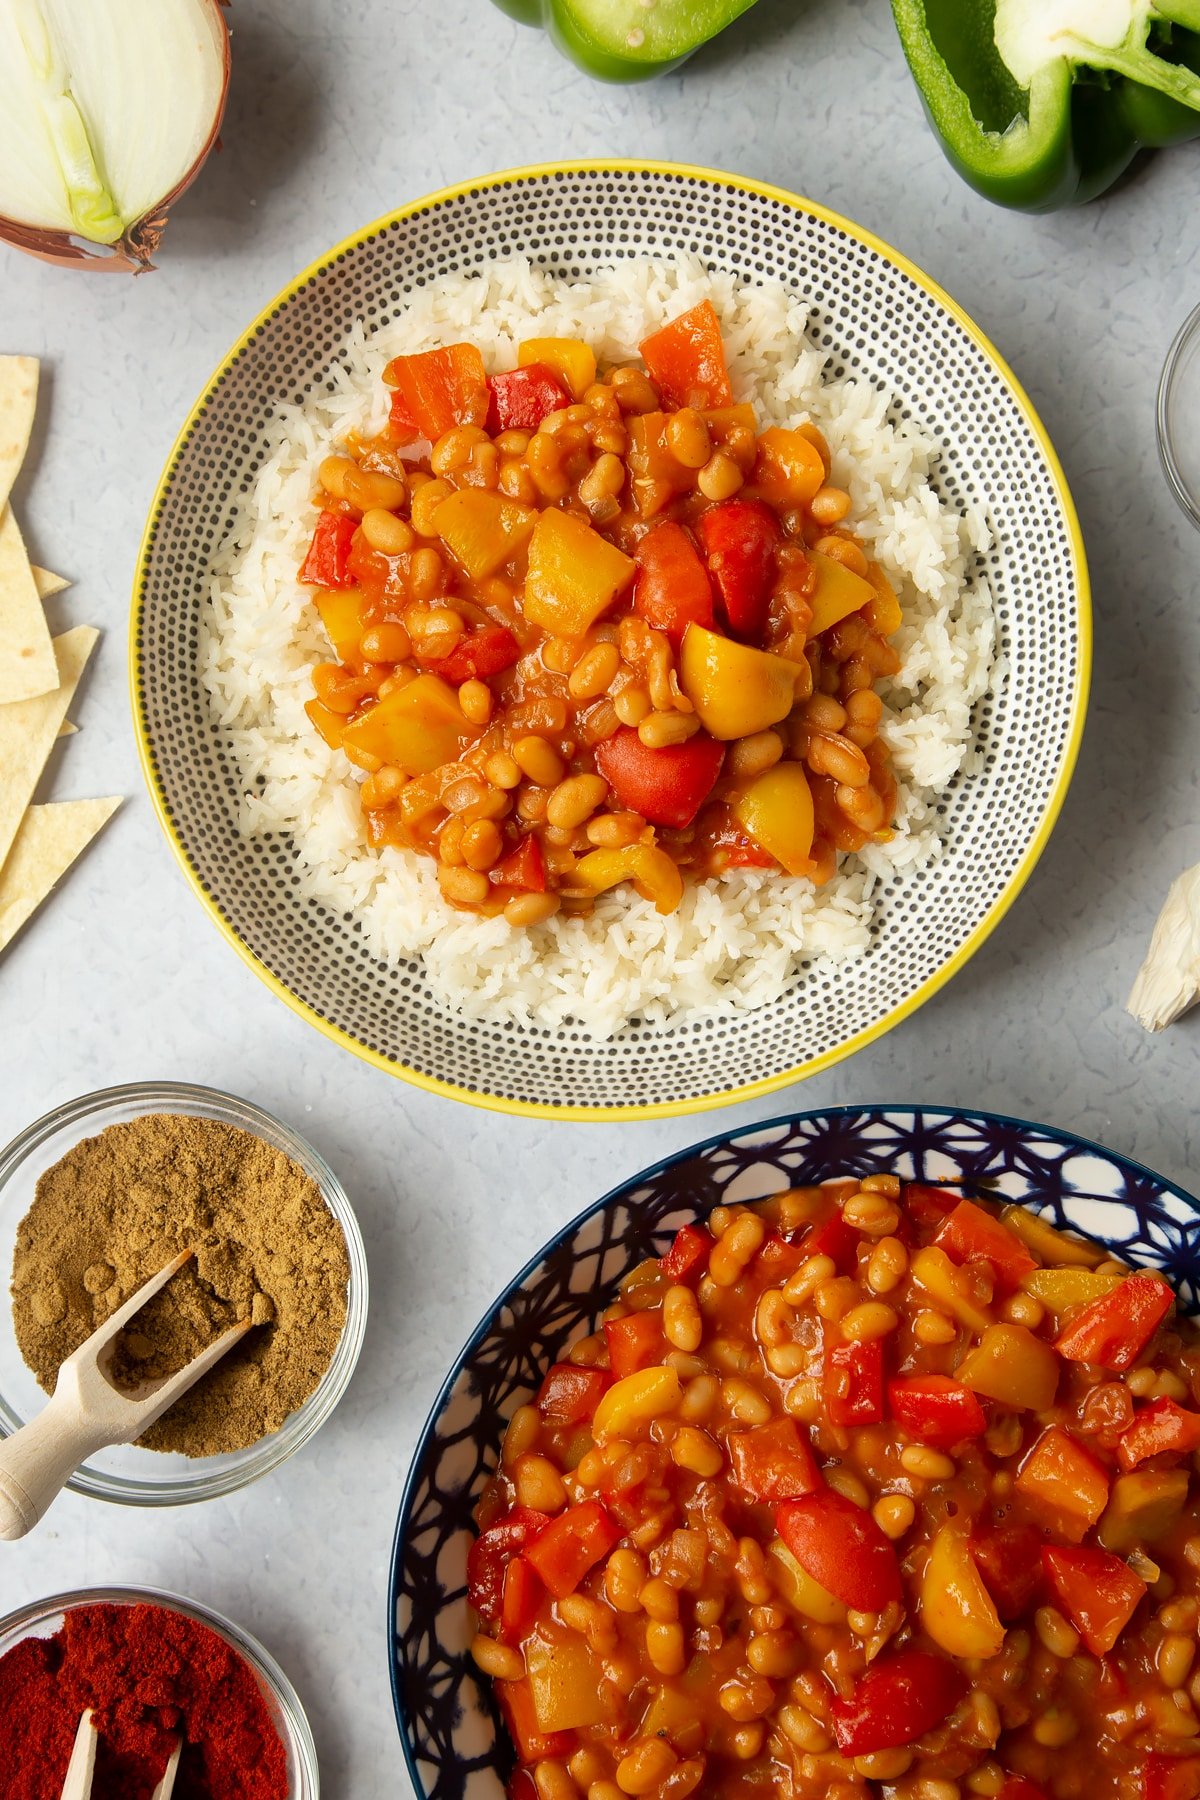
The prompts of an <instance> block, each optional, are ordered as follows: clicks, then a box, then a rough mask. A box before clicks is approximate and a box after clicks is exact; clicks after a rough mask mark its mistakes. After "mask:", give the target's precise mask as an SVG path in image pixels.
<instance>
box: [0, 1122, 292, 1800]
mask: <svg viewBox="0 0 1200 1800" xmlns="http://www.w3.org/2000/svg"><path fill="white" fill-rule="evenodd" d="M117 1091H118V1092H120V1091H121V1090H119V1089H118V1090H117ZM193 1091H194V1090H193ZM139 1605H147V1606H162V1607H165V1608H167V1609H168V1610H169V1611H171V1612H176V1613H182V1614H183V1616H184V1618H186V1619H194V1620H195V1621H196V1622H197V1623H198V1624H200V1625H207V1626H209V1628H210V1629H211V1630H213V1631H215V1632H216V1633H217V1636H218V1637H221V1638H224V1640H225V1642H226V1643H227V1644H228V1645H229V1647H230V1648H231V1649H232V1650H235V1651H236V1652H237V1654H238V1655H239V1656H240V1657H242V1659H243V1660H244V1661H245V1662H247V1663H249V1665H250V1667H251V1668H252V1669H253V1671H254V1673H255V1675H256V1676H257V1677H258V1684H259V1686H260V1687H261V1689H262V1692H263V1698H264V1700H265V1701H266V1703H267V1710H268V1712H269V1713H270V1715H271V1723H272V1724H273V1725H274V1727H275V1729H276V1731H277V1732H278V1733H279V1737H280V1741H281V1742H282V1744H283V1747H284V1750H285V1751H286V1753H287V1778H288V1800H319V1795H320V1792H321V1776H320V1772H319V1770H318V1768H317V1747H316V1745H315V1744H314V1743H313V1735H312V1731H311V1729H310V1727H309V1723H308V1720H307V1718H306V1717H305V1713H304V1708H303V1707H302V1706H301V1704H300V1699H299V1696H298V1695H297V1693H296V1690H295V1688H294V1687H293V1686H292V1684H291V1682H290V1681H289V1680H288V1678H287V1676H286V1675H285V1674H284V1672H283V1670H282V1669H281V1668H280V1666H279V1664H278V1663H277V1662H276V1661H275V1658H274V1657H273V1656H272V1655H271V1653H270V1651H269V1650H264V1648H263V1646H262V1645H261V1644H260V1643H259V1642H258V1640H257V1639H256V1638H252V1637H251V1636H250V1633H249V1632H248V1631H243V1630H242V1628H241V1626H240V1625H235V1624H234V1622H233V1620H232V1619H225V1618H222V1616H221V1614H220V1613H216V1612H211V1611H210V1610H209V1608H208V1607H207V1606H198V1605H197V1604H196V1602H195V1601H194V1600H183V1599H181V1598H180V1596H179V1595H178V1594H167V1593H164V1592H163V1591H162V1590H161V1589H160V1588H135V1587H113V1588H79V1589H77V1590H76V1592H74V1593H71V1594H52V1595H51V1596H50V1598H49V1599H48V1600H35V1601H33V1602H32V1603H31V1604H30V1605H29V1606H22V1607H18V1609H17V1611H16V1612H11V1613H9V1614H8V1616H7V1617H6V1618H3V1619H0V1656H4V1655H5V1654H6V1653H7V1652H8V1651H9V1650H12V1649H15V1647H16V1645H17V1644H19V1643H21V1642H22V1640H23V1639H25V1638H29V1637H52V1636H53V1635H54V1633H55V1632H56V1631H57V1630H58V1629H59V1627H60V1625H61V1624H62V1622H63V1619H64V1617H65V1616H66V1614H67V1613H69V1612H73V1611H74V1610H75V1609H76V1608H77V1607H80V1606H139Z"/></svg>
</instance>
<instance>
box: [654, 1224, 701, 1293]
mask: <svg viewBox="0 0 1200 1800" xmlns="http://www.w3.org/2000/svg"><path fill="white" fill-rule="evenodd" d="M712 1246H713V1241H712V1238H711V1237H710V1236H709V1234H708V1232H707V1231H701V1229H700V1227H699V1226H698V1225H681V1226H680V1227H679V1230H678V1231H677V1232H676V1233H675V1241H674V1242H673V1243H672V1245H671V1248H670V1249H669V1250H668V1251H667V1254H666V1255H665V1256H664V1257H662V1258H661V1262H662V1272H663V1274H664V1275H665V1276H666V1278H667V1280H668V1281H672V1282H675V1283H676V1284H687V1283H690V1282H693V1281H698V1280H699V1279H700V1277H701V1275H702V1274H703V1273H704V1271H705V1269H706V1268H707V1267H708V1259H709V1257H710V1255H711V1254H712Z"/></svg>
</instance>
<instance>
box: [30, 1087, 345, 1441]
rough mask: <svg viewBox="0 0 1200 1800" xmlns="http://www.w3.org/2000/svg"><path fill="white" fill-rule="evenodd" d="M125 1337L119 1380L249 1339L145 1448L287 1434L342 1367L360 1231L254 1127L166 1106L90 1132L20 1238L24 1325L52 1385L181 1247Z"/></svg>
mask: <svg viewBox="0 0 1200 1800" xmlns="http://www.w3.org/2000/svg"><path fill="white" fill-rule="evenodd" d="M185 1249H186V1250H191V1251H192V1252H193V1256H192V1260H191V1261H190V1262H188V1263H185V1264H184V1266H183V1268H182V1269H180V1271H179V1273H178V1274H177V1275H175V1276H173V1277H172V1279H171V1280H170V1281H169V1282H168V1283H167V1285H166V1287H165V1288H164V1289H163V1290H162V1292H161V1293H160V1294H157V1295H156V1296H155V1297H154V1299H153V1300H151V1301H149V1302H148V1303H147V1304H146V1305H145V1306H144V1307H143V1308H142V1309H141V1311H140V1312H139V1313H138V1314H137V1316H136V1317H135V1318H134V1319H133V1320H132V1321H131V1323H130V1325H129V1327H128V1329H127V1330H125V1331H124V1332H122V1333H121V1336H120V1337H119V1338H118V1340H117V1346H116V1355H115V1357H114V1361H113V1377H114V1379H115V1380H116V1382H117V1384H118V1386H132V1385H133V1384H135V1383H137V1382H139V1381H145V1380H157V1379H159V1378H161V1377H162V1376H165V1375H170V1374H173V1373H174V1372H175V1370H176V1369H179V1368H182V1366H183V1364H184V1363H186V1362H188V1361H190V1359H191V1358H192V1357H193V1356H194V1355H196V1353H197V1352H198V1351H200V1350H202V1349H203V1348H204V1347H205V1346H206V1345H207V1344H210V1343H212V1341H213V1340H214V1339H215V1338H217V1337H219V1336H220V1335H221V1333H222V1332H223V1331H225V1330H227V1329H228V1328H229V1326H230V1325H233V1324H236V1323H237V1322H238V1321H240V1320H243V1319H247V1318H248V1319H251V1320H253V1322H254V1324H255V1326H256V1329H255V1330H253V1331H249V1332H247V1333H246V1336H245V1338H244V1339H243V1340H242V1341H241V1343H239V1344H237V1345H235V1346H234V1348H233V1349H232V1350H231V1351H229V1353H228V1354H227V1355H226V1356H225V1357H224V1358H223V1359H222V1361H221V1362H219V1363H218V1364H217V1366H216V1368H215V1369H213V1370H212V1371H211V1372H210V1373H209V1374H208V1375H206V1376H205V1377H204V1379H203V1380H202V1381H200V1382H198V1383H197V1385H196V1386H195V1387H194V1388H192V1390H191V1391H190V1393H187V1394H185V1395H184V1397H183V1399H182V1400H180V1401H178V1402H177V1403H176V1404H175V1405H174V1406H173V1407H172V1408H171V1410H170V1411H169V1412H167V1413H165V1414H164V1415H163V1417H162V1418H161V1419H160V1420H159V1421H158V1423H157V1424H155V1425H153V1426H151V1428H150V1430H149V1431H148V1432H147V1433H146V1434H145V1436H144V1437H142V1438H140V1439H139V1442H140V1443H141V1444H143V1445H145V1446H146V1447H147V1448H148V1449H151V1450H173V1451H177V1452H180V1451H181V1452H182V1453H183V1454H184V1455H185V1456H214V1455H217V1454H220V1453H222V1452H227V1451H230V1450H242V1449H245V1448H246V1447H247V1445H249V1444H253V1443H255V1442H256V1441H257V1440H258V1439H259V1438H261V1437H264V1436H266V1434H267V1433H268V1432H272V1431H278V1429H279V1427H280V1426H281V1425H282V1424H283V1422H284V1420H285V1419H286V1418H287V1416H288V1414H289V1413H292V1412H294V1411H295V1410H296V1408H297V1407H298V1406H300V1405H301V1404H302V1403H303V1401H305V1400H306V1399H307V1398H308V1396H309V1395H310V1394H311V1393H312V1391H313V1389H314V1388H315V1387H316V1385H317V1383H318V1382H319V1381H320V1379H321V1376H322V1375H323V1374H324V1372H325V1370H326V1369H327V1368H328V1366H329V1363H330V1360H331V1358H332V1356H333V1353H334V1350H335V1349H336V1348H337V1342H338V1338H339V1337H340V1335H341V1331H342V1326H343V1324H344V1323H345V1318H346V1287H347V1282H348V1280H349V1274H350V1265H349V1259H348V1257H347V1254H346V1240H345V1237H344V1236H343V1233H342V1229H341V1227H340V1226H339V1224H338V1223H337V1220H336V1219H335V1218H334V1217H333V1215H332V1214H331V1213H330V1211H329V1208H328V1207H327V1206H326V1204H325V1202H324V1200H323V1199H322V1197H321V1192H320V1189H319V1188H318V1187H317V1184H316V1183H315V1182H314V1181H312V1180H311V1179H310V1178H309V1177H308V1176H307V1175H306V1174H305V1173H304V1171H303V1169H301V1168H299V1167H298V1166H297V1164H296V1163H294V1162H292V1161H291V1160H290V1159H289V1158H288V1157H286V1156H284V1155H283V1153H282V1152H281V1151H279V1150H276V1149H274V1148H273V1147H272V1146H271V1145H270V1144H268V1143H265V1142H264V1141H263V1139H262V1138H258V1137H255V1136H254V1135H253V1133H251V1132H248V1131H242V1130H240V1129H238V1128H237V1127H236V1126H232V1125H226V1124H224V1123H222V1122H221V1121H220V1120H217V1119H196V1118H188V1117H185V1116H180V1115H176V1114H172V1113H151V1114H147V1115H146V1116H145V1117H143V1118H140V1119H131V1120H130V1121H129V1122H128V1123H126V1124H121V1125H110V1126H109V1127H108V1129H107V1130H106V1131H103V1132H101V1133H100V1135H99V1136H98V1137H91V1138H85V1139H84V1141H83V1142H82V1143H80V1144H77V1145H76V1146H75V1148H74V1149H73V1150H71V1151H69V1152H68V1154H67V1155H66V1156H64V1157H63V1158H62V1160H61V1161H60V1162H57V1163H55V1165H54V1167H53V1168H52V1169H48V1170H47V1171H46V1173H45V1174H44V1175H43V1176H42V1178H41V1180H40V1181H39V1182H38V1184H37V1190H36V1195H35V1198H34V1202H33V1205H32V1206H31V1207H30V1209H29V1211H28V1212H27V1213H26V1215H25V1217H24V1219H22V1221H21V1224H20V1227H19V1229H18V1231H17V1247H16V1252H15V1254H14V1257H13V1276H12V1297H13V1323H14V1326H15V1329H16V1336H17V1342H18V1344H19V1345H20V1348H21V1353H22V1355H23V1356H24V1358H25V1361H26V1362H27V1363H28V1365H29V1367H30V1368H31V1369H32V1370H33V1373H34V1374H35V1375H36V1376H37V1379H38V1381H39V1382H40V1384H41V1386H42V1387H43V1388H45V1390H46V1391H47V1393H49V1392H51V1391H52V1390H53V1387H54V1381H55V1377H56V1376H57V1374H58V1368H59V1364H60V1363H61V1362H62V1361H63V1359H64V1358H65V1357H67V1356H69V1355H70V1354H71V1352H72V1350H75V1349H77V1348H78V1346H79V1345H80V1344H81V1343H82V1342H83V1340H84V1338H86V1337H88V1336H90V1334H91V1333H92V1332H93V1331H94V1330H95V1329H96V1327H97V1326H98V1325H100V1324H102V1323H103V1322H104V1320H105V1319H107V1318H108V1317H110V1315H111V1314H112V1313H114V1312H115V1311H116V1309H117V1307H118V1306H120V1305H121V1304H122V1303H123V1302H124V1301H125V1300H127V1299H128V1298H129V1296H130V1294H132V1293H133V1292H134V1291H135V1289H137V1288H139V1287H140V1286H141V1284H142V1283H143V1282H144V1281H147V1280H148V1279H149V1278H150V1276H151V1275H153V1274H154V1273H155V1271H156V1270H158V1269H161V1268H162V1267H163V1265H164V1264H165V1263H167V1262H169V1261H170V1260H171V1258H172V1257H173V1256H175V1255H176V1254H177V1253H178V1252H179V1251H180V1250H185Z"/></svg>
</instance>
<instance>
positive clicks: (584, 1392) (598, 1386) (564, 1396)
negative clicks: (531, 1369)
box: [537, 1363, 609, 1425]
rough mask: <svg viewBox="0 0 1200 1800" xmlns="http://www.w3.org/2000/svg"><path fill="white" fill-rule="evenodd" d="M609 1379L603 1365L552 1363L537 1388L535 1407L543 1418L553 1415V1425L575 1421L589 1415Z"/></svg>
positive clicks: (588, 1417)
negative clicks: (589, 1367)
mask: <svg viewBox="0 0 1200 1800" xmlns="http://www.w3.org/2000/svg"><path fill="white" fill-rule="evenodd" d="M608 1381H609V1378H608V1376H607V1375H606V1374H605V1372H604V1370H603V1369H584V1368H580V1367H577V1366H576V1364H575V1363H555V1364H554V1366H553V1367H552V1368H551V1369H550V1370H549V1371H548V1372H547V1375H546V1378H545V1380H544V1381H543V1382H542V1385H541V1387H540V1388H539V1389H538V1395H537V1406H538V1410H539V1412H540V1413H541V1414H542V1417H543V1418H545V1419H553V1420H554V1422H555V1424H556V1425H578V1424H579V1423H580V1421H581V1420H583V1419H590V1418H591V1416H592V1414H593V1413H594V1412H595V1410H596V1408H597V1406H598V1405H599V1404H600V1397H601V1395H602V1394H603V1393H604V1390H605V1388H606V1387H607V1386H608Z"/></svg>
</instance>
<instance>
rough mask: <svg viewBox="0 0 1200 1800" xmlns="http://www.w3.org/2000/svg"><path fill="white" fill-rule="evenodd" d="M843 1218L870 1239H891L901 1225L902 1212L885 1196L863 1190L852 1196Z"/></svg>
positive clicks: (846, 1204) (845, 1205) (847, 1202)
mask: <svg viewBox="0 0 1200 1800" xmlns="http://www.w3.org/2000/svg"><path fill="white" fill-rule="evenodd" d="M842 1217H843V1219H845V1221H846V1223H847V1225H852V1226H853V1227H854V1229H855V1231H862V1232H865V1233H866V1235H867V1236H868V1237H890V1236H891V1234H892V1233H893V1232H894V1231H895V1230H896V1228H897V1227H898V1225H899V1224H900V1212H899V1209H898V1208H897V1207H896V1206H893V1205H892V1203H891V1201H890V1200H889V1199H888V1198H887V1197H886V1196H885V1195H883V1194H877V1193H875V1192H874V1191H873V1190H872V1189H870V1188H863V1189H861V1190H860V1191H859V1192H858V1193H857V1194H851V1196H850V1198H849V1200H847V1201H846V1202H845V1204H844V1205H843V1207H842Z"/></svg>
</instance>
